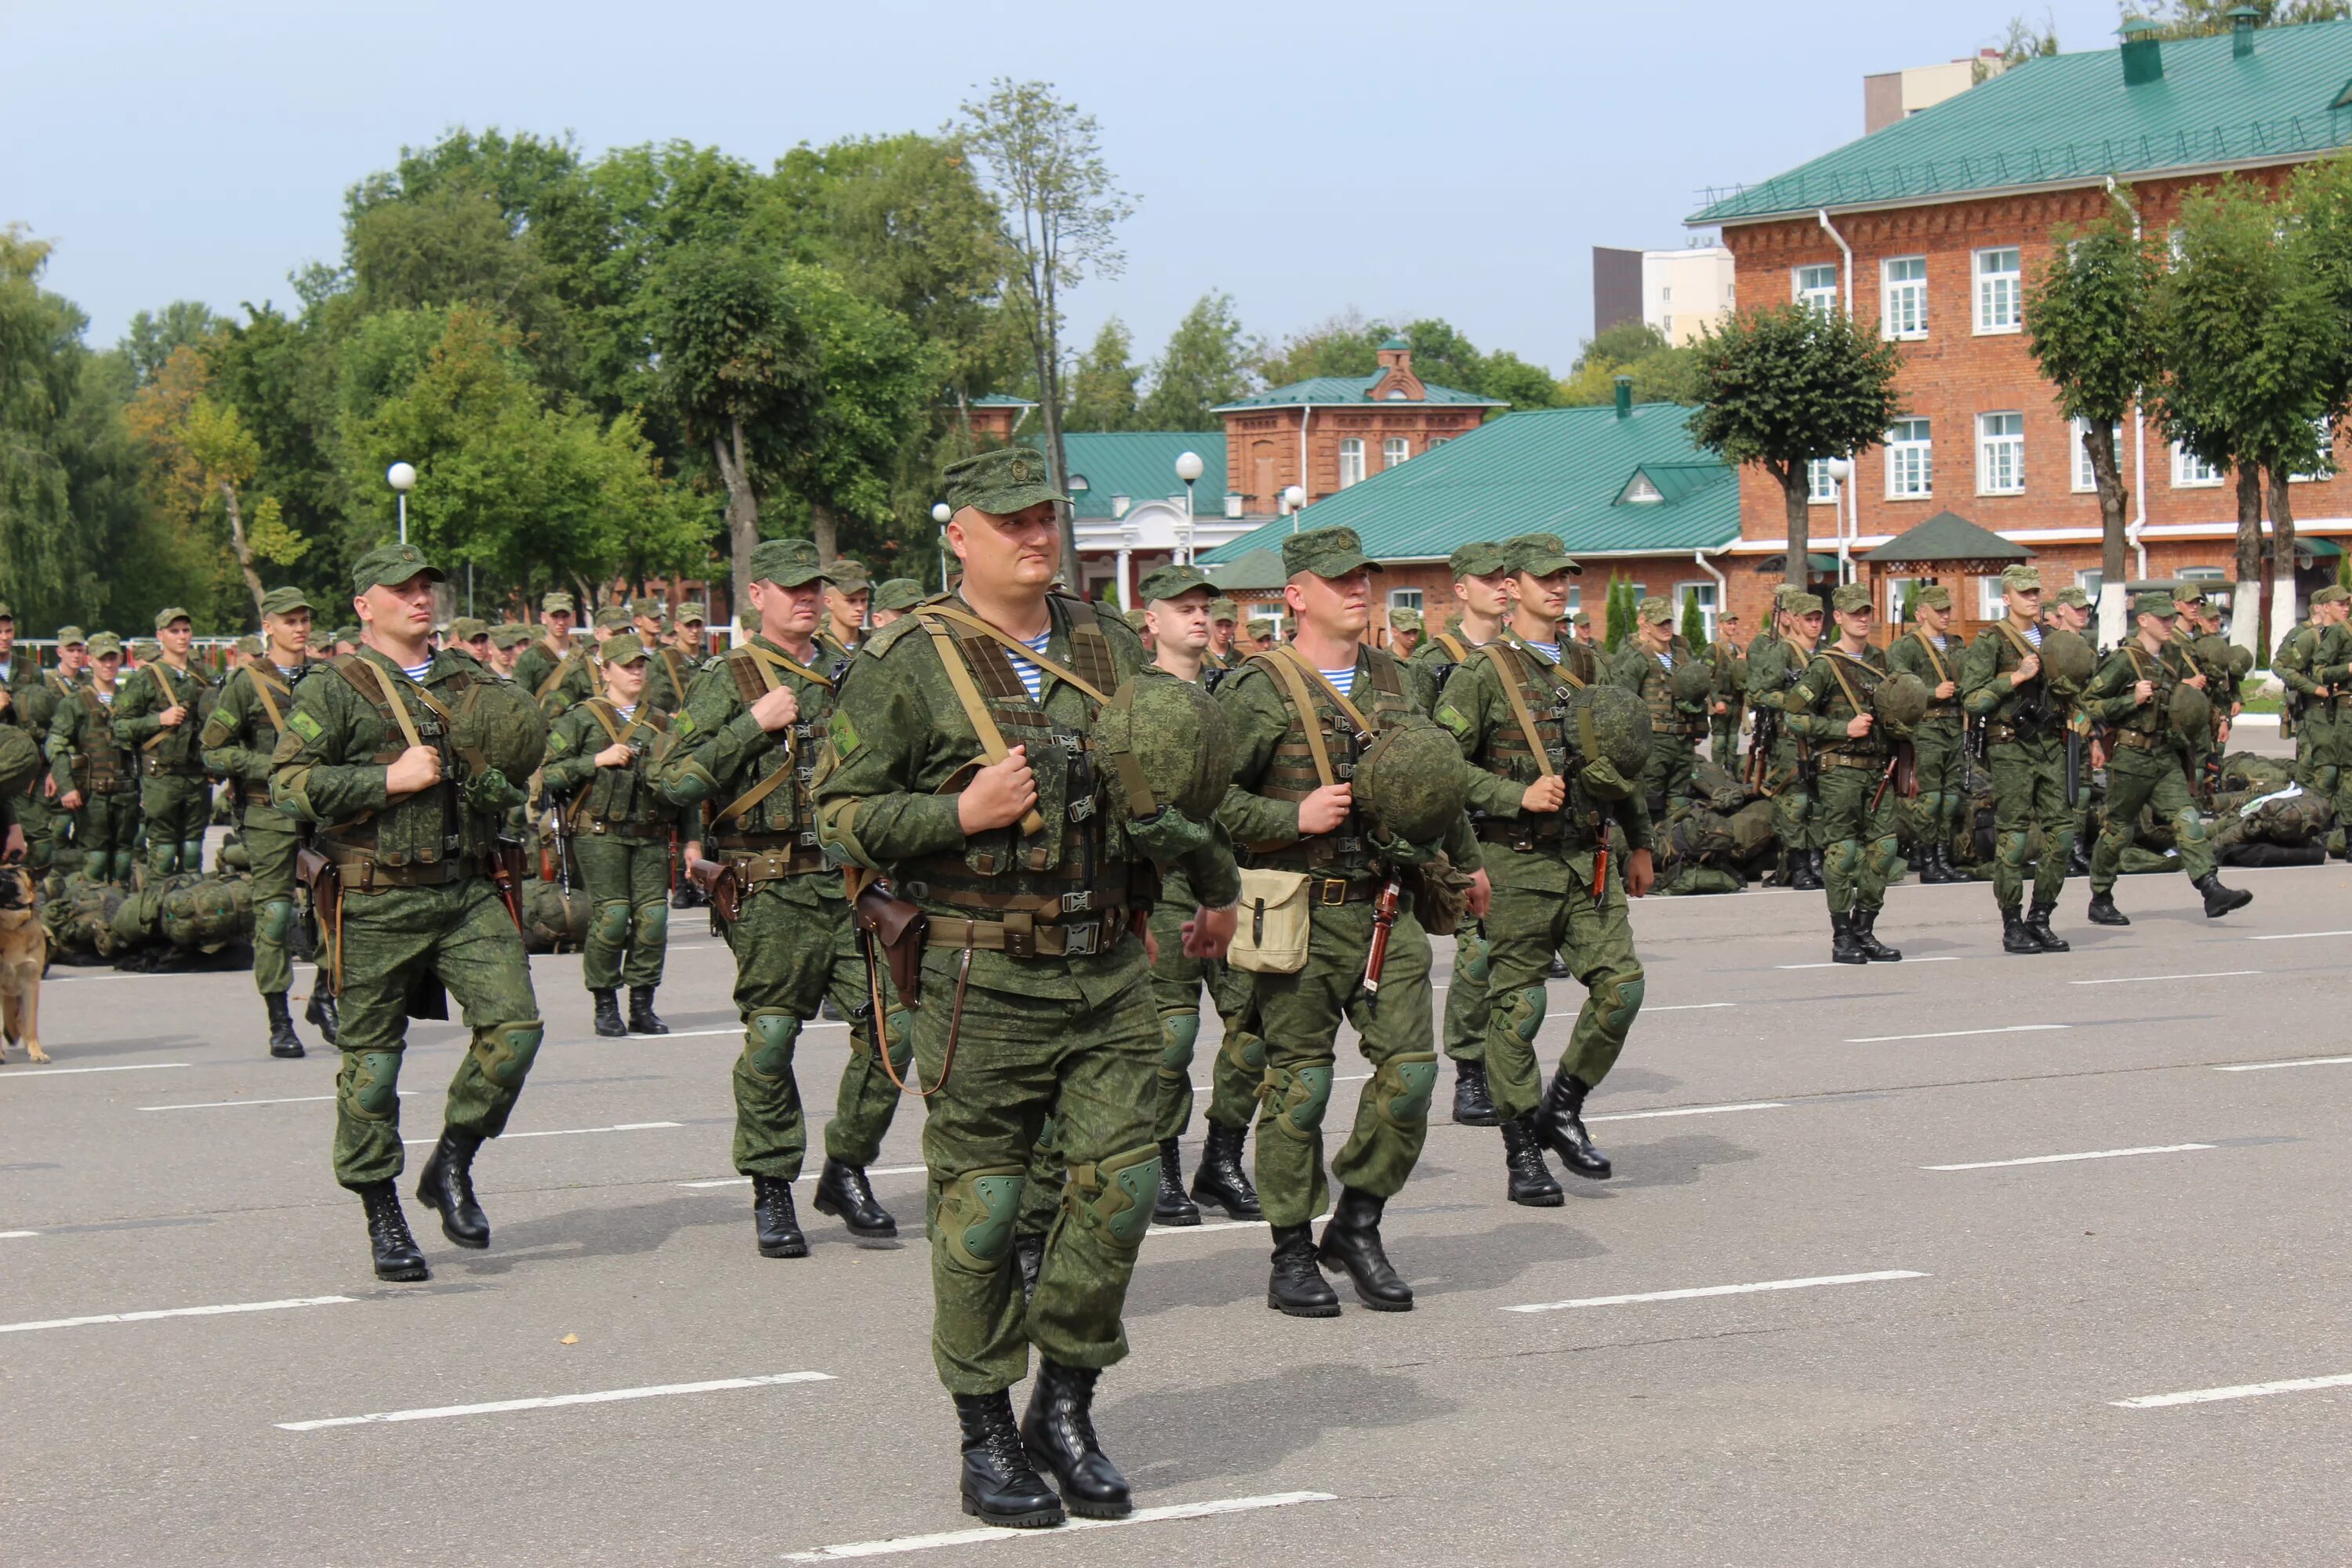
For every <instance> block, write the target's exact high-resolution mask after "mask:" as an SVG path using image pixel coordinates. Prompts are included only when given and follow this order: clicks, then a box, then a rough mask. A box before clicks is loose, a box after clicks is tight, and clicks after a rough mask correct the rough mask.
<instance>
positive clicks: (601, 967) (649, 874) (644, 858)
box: [572, 833, 669, 991]
mask: <svg viewBox="0 0 2352 1568" xmlns="http://www.w3.org/2000/svg"><path fill="white" fill-rule="evenodd" d="M572 863H573V864H574V865H575V866H577V867H579V868H580V880H581V882H582V883H583V885H584V886H585V887H586V888H587V889H588V901H589V902H590V903H591V904H592V905H593V906H594V910H595V912H594V913H593V915H591V916H590V917H589V921H588V936H587V939H586V940H585V941H584V942H582V943H581V944H580V952H581V960H580V973H581V976H582V978H583V979H584V980H585V981H586V982H587V985H588V989H589V990H591V991H610V990H612V989H613V988H614V986H617V985H659V984H661V978H662V961H663V959H665V958H666V957H667V956H668V951H669V842H668V840H667V838H659V839H655V838H623V837H618V836H617V835H614V834H606V833H580V834H574V835H573V836H572ZM624 952H626V953H627V954H628V957H627V958H626V960H624V959H623V958H622V954H623V953H624Z"/></svg>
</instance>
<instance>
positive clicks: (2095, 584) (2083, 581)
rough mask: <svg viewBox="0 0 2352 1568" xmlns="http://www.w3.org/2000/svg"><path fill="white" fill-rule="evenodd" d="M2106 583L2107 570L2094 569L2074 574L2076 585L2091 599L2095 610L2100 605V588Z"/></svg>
mask: <svg viewBox="0 0 2352 1568" xmlns="http://www.w3.org/2000/svg"><path fill="white" fill-rule="evenodd" d="M2106 585H2107V574H2106V573H2105V571H2102V570H2093V571H2089V572H2077V573H2075V574H2074V586H2076V587H2077V588H2080V589H2082V590H2083V593H2084V596H2085V597H2086V598H2088V599H2089V600H2090V601H2091V607H2092V608H2093V609H2097V608H2098V607H2099V590H2100V589H2102V588H2104V587H2105V586H2106Z"/></svg>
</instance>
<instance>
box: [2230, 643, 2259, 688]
mask: <svg viewBox="0 0 2352 1568" xmlns="http://www.w3.org/2000/svg"><path fill="white" fill-rule="evenodd" d="M2253 668H2254V650H2253V649H2252V648H2250V647H2242V646H2241V645H2239V644H2237V643H2231V645H2230V679H2232V680H2243V679H2246V677H2247V676H2249V675H2251V674H2252V673H2253Z"/></svg>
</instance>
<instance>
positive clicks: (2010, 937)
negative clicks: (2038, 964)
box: [2000, 910, 2046, 952]
mask: <svg viewBox="0 0 2352 1568" xmlns="http://www.w3.org/2000/svg"><path fill="white" fill-rule="evenodd" d="M2000 950H2001V951H2002V952H2044V951H2046V950H2045V949H2044V948H2043V947H2042V944H2041V943H2040V942H2036V941H2035V940H2034V938H2033V932H2032V931H2030V930H2028V929H2027V927H2026V924H2025V916H2024V915H2023V914H2022V913H2021V912H2020V911H2018V910H2001V911H2000Z"/></svg>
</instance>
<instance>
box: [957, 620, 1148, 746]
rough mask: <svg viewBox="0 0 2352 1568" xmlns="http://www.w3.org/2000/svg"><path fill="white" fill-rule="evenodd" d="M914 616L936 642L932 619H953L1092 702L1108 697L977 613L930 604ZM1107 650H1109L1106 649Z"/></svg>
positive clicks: (1099, 631) (1097, 633)
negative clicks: (1076, 690) (991, 624)
mask: <svg viewBox="0 0 2352 1568" xmlns="http://www.w3.org/2000/svg"><path fill="white" fill-rule="evenodd" d="M915 615H916V618H917V619H919V620H920V621H921V622H922V623H923V626H924V628H925V629H926V630H928V631H929V632H930V634H931V637H932V640H933V641H937V640H938V639H939V637H940V635H941V631H940V628H938V627H935V626H932V624H931V623H932V621H933V619H934V618H935V617H936V618H937V619H940V620H945V621H952V622H954V623H955V624H956V625H957V626H967V627H969V628H971V630H973V631H976V632H978V633H980V634H981V635H982V636H983V637H990V638H992V639H994V640H995V641H997V642H1000V643H1003V645H1004V647H1005V648H1006V649H1007V650H1008V651H1010V652H1011V653H1012V654H1013V655H1014V656H1015V657H1016V658H1024V659H1027V660H1028V661H1029V662H1030V663H1031V664H1034V665H1035V666H1036V667H1037V668H1040V669H1042V670H1044V671H1045V673H1046V674H1048V675H1050V676H1052V677H1053V678H1054V679H1056V680H1059V681H1064V682H1066V683H1067V684H1069V685H1071V686H1075V687H1076V688H1077V689H1079V690H1081V691H1083V692H1085V693H1086V694H1087V696H1088V697H1091V698H1093V699H1094V700H1095V701H1097V702H1098V703H1099V702H1108V701H1109V700H1110V693H1109V692H1108V691H1105V690H1104V689H1102V688H1100V687H1099V686H1097V685H1096V684H1095V683H1094V682H1093V681H1091V680H1087V679H1083V678H1081V677H1080V676H1079V674H1078V672H1077V671H1076V670H1074V669H1069V668H1065V667H1063V666H1062V665H1060V664H1058V663H1056V662H1055V661H1054V660H1053V659H1050V658H1046V657H1045V655H1044V654H1042V653H1039V652H1038V651H1037V650H1036V649H1034V648H1033V647H1030V646H1029V645H1028V644H1027V643H1025V642H1023V641H1022V640H1021V639H1020V638H1019V637H1014V636H1013V635H1012V634H1011V633H1009V632H1001V631H999V630H997V629H996V628H995V627H994V626H990V625H989V624H988V623H987V622H986V621H983V620H982V619H981V618H980V617H979V616H975V615H972V614H970V613H969V612H967V611H964V610H959V609H957V608H956V607H955V606H954V605H929V606H928V607H926V608H923V609H920V610H918V611H916V612H915ZM1072 631H1073V636H1074V637H1075V635H1076V627H1075V626H1073V628H1072ZM1094 635H1095V636H1097V637H1101V636H1102V628H1101V627H1099V626H1097V627H1096V628H1095V632H1094ZM1104 640H1105V641H1106V643H1108V638H1105V639H1104ZM1106 651H1108V649H1106ZM951 668H962V661H961V659H959V660H958V661H957V662H956V664H955V665H954V666H952V667H951ZM973 695H974V696H975V697H977V696H978V695H979V693H978V692H977V691H975V692H974V693H973ZM994 760H995V759H993V758H992V759H991V761H994Z"/></svg>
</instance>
